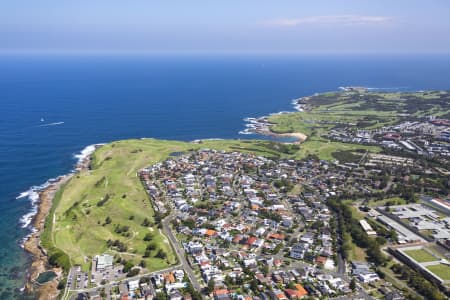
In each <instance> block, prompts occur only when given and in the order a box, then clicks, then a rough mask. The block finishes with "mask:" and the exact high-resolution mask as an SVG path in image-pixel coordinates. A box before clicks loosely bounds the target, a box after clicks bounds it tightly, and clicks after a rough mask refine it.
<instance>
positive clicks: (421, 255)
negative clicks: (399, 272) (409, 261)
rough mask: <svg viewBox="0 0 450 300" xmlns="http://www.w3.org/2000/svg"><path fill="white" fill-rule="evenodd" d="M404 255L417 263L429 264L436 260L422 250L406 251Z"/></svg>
mask: <svg viewBox="0 0 450 300" xmlns="http://www.w3.org/2000/svg"><path fill="white" fill-rule="evenodd" d="M405 253H406V254H407V255H409V256H411V257H412V258H414V259H415V260H416V261H418V262H429V261H435V260H437V259H436V257H434V256H433V255H431V254H430V253H428V252H427V251H425V250H423V249H416V250H406V251H405Z"/></svg>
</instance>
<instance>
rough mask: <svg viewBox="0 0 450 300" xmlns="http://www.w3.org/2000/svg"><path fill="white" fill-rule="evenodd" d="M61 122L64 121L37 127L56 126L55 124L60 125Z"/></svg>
mask: <svg viewBox="0 0 450 300" xmlns="http://www.w3.org/2000/svg"><path fill="white" fill-rule="evenodd" d="M62 124H64V122H53V123H47V124H42V125H39V127H48V126H57V125H62Z"/></svg>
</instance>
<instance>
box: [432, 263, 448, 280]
mask: <svg viewBox="0 0 450 300" xmlns="http://www.w3.org/2000/svg"><path fill="white" fill-rule="evenodd" d="M426 268H427V269H428V270H429V271H431V272H432V273H434V274H436V275H437V276H438V277H439V278H441V279H443V280H450V266H447V265H444V264H438V265H433V266H428V267H426Z"/></svg>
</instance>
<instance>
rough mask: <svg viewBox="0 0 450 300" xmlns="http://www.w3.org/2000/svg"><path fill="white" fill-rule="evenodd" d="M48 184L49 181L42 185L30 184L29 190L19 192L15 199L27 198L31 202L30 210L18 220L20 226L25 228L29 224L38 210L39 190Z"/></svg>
mask: <svg viewBox="0 0 450 300" xmlns="http://www.w3.org/2000/svg"><path fill="white" fill-rule="evenodd" d="M48 185H49V182H48V181H47V182H45V183H44V184H42V185H37V186H32V187H31V188H30V189H29V190H27V191H25V192H22V193H20V194H19V196H17V197H16V199H23V198H28V200H29V201H30V203H31V210H30V211H29V212H28V213H26V214H25V215H23V216H22V217H21V218H20V220H19V224H20V225H21V227H22V228H27V227H28V226H30V224H31V222H32V221H33V218H34V216H35V215H36V214H37V211H38V203H39V192H41V191H42V190H44V189H45V188H46V187H48Z"/></svg>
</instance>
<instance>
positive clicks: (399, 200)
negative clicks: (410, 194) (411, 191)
mask: <svg viewBox="0 0 450 300" xmlns="http://www.w3.org/2000/svg"><path fill="white" fill-rule="evenodd" d="M388 202H389V203H390V205H402V204H406V200H405V199H402V198H400V197H392V198H386V199H383V200H377V199H372V200H369V202H368V203H367V205H368V206H370V207H377V206H385V205H386V203H388Z"/></svg>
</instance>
